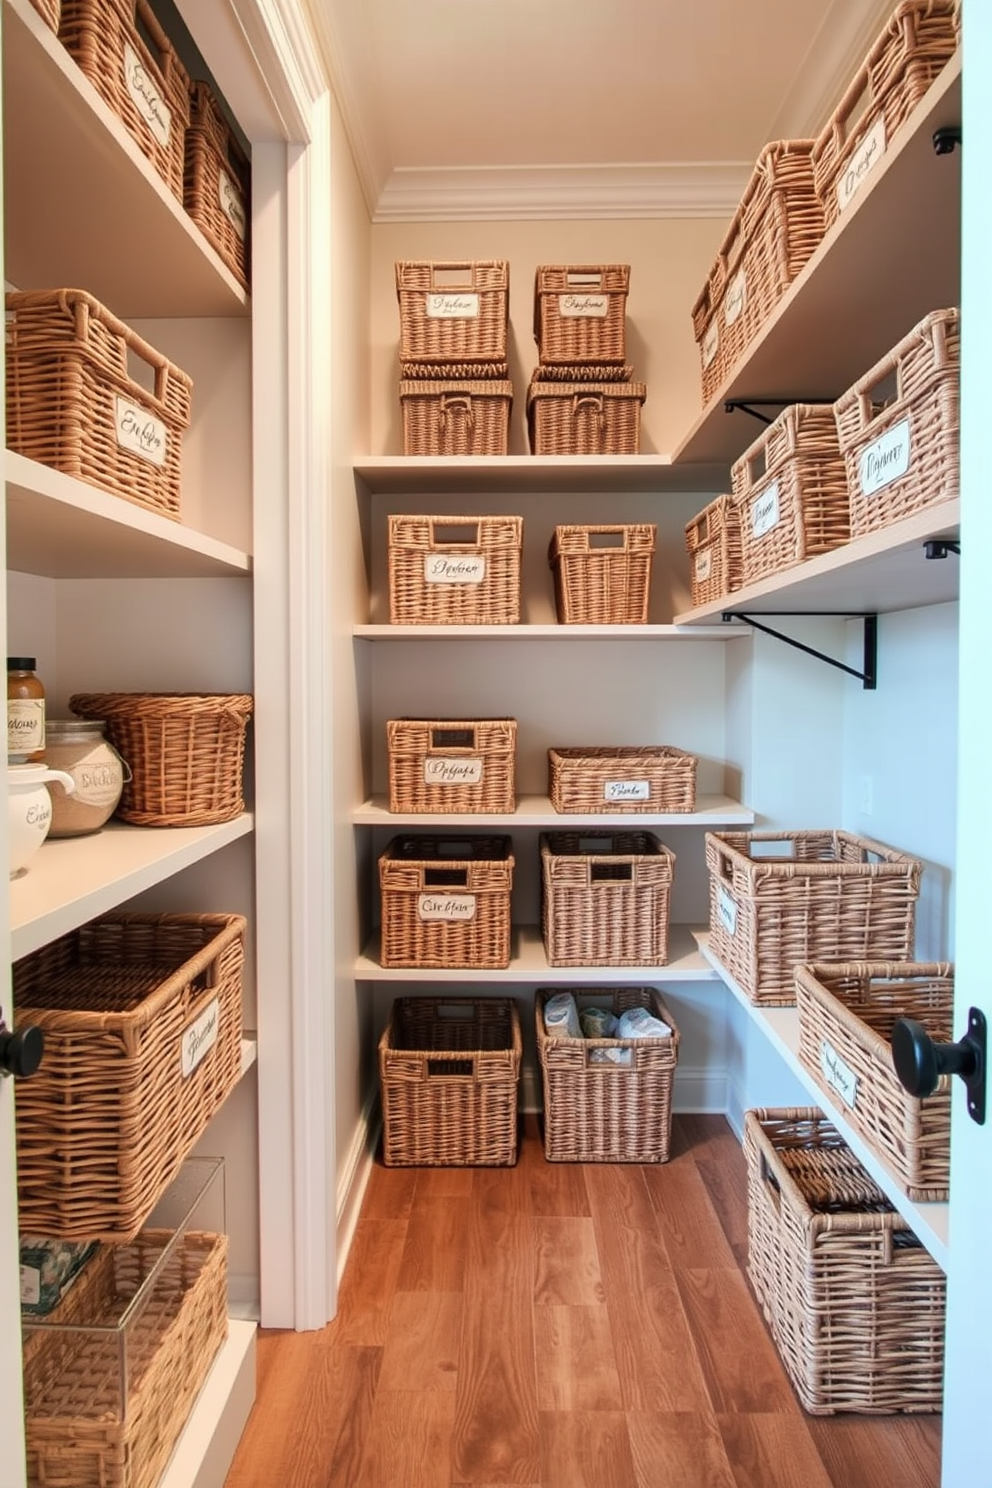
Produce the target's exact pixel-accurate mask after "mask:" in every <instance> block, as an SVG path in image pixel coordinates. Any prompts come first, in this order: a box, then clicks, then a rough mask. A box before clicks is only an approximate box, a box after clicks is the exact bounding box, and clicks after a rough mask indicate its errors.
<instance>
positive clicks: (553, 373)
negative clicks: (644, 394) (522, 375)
mask: <svg viewBox="0 0 992 1488" xmlns="http://www.w3.org/2000/svg"><path fill="white" fill-rule="evenodd" d="M633 378H634V369H633V367H632V366H631V364H630V362H563V363H562V365H561V366H560V367H559V366H556V365H555V364H554V363H551V364H550V365H549V364H548V363H547V362H542V363H541V365H540V366H539V367H535V368H534V373H533V377H532V379H531V380H532V381H533V382H610V383H613V382H632V381H633Z"/></svg>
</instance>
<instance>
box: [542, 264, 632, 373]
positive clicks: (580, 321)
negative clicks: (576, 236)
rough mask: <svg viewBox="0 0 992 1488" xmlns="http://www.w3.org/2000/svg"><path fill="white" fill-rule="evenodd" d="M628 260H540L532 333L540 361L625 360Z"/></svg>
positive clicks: (571, 362) (568, 362)
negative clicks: (587, 262) (615, 262)
mask: <svg viewBox="0 0 992 1488" xmlns="http://www.w3.org/2000/svg"><path fill="white" fill-rule="evenodd" d="M629 288H630V265H629V264H542V265H540V266H539V267H538V269H537V271H536V273H535V276H534V339H535V340H536V342H537V349H538V358H539V360H540V362H541V364H542V366H548V365H555V364H557V365H559V366H565V367H569V366H572V365H574V364H575V363H581V362H586V363H592V364H596V363H606V364H609V363H614V364H615V363H621V364H622V363H623V362H625V361H626V360H627V341H626V325H627V293H628V290H629Z"/></svg>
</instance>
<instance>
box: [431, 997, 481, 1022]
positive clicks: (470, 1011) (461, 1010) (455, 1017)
mask: <svg viewBox="0 0 992 1488" xmlns="http://www.w3.org/2000/svg"><path fill="white" fill-rule="evenodd" d="M434 1016H435V1017H436V1018H437V1020H438V1022H439V1023H440V1022H443V1021H444V1020H445V1019H447V1021H448V1022H449V1023H471V1022H472V1020H473V1018H475V1016H476V1009H475V1007H474V1005H473V1004H472V1003H471V1002H441V1003H438V1005H437V1007H436V1008H435V1009H434Z"/></svg>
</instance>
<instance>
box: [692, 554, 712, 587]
mask: <svg viewBox="0 0 992 1488" xmlns="http://www.w3.org/2000/svg"><path fill="white" fill-rule="evenodd" d="M712 572H713V549H712V548H707V549H706V550H705V552H702V553H697V554H696V567H695V574H696V578H697V579H699V580H700V582H702V580H703V579H708V578H709V576H710V574H711V573H712Z"/></svg>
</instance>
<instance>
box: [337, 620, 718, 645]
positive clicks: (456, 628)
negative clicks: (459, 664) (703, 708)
mask: <svg viewBox="0 0 992 1488" xmlns="http://www.w3.org/2000/svg"><path fill="white" fill-rule="evenodd" d="M738 634H739V632H738V631H737V630H735V629H734V628H733V627H732V626H729V625H710V626H708V627H704V626H700V625H555V624H552V625H356V626H355V629H354V635H355V637H356V639H357V640H360V641H561V642H562V643H563V644H564V643H565V642H567V641H729V640H733V639H734V638H735V637H736V636H737V635H738Z"/></svg>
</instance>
